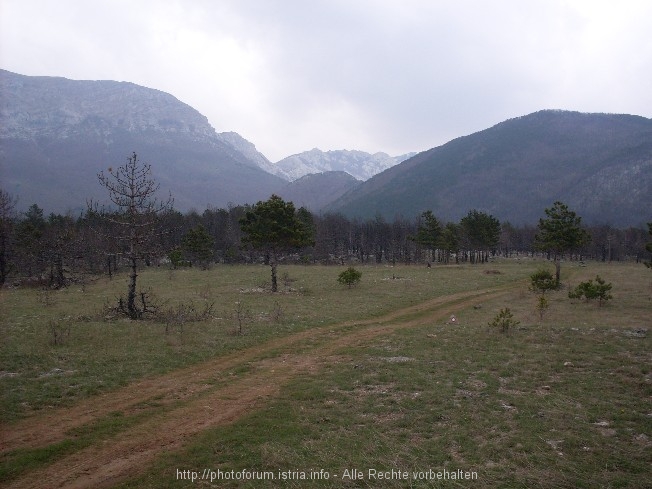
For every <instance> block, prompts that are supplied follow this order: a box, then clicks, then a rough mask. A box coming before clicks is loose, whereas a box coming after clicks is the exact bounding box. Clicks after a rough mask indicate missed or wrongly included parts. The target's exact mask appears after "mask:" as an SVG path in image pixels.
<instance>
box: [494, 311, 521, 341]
mask: <svg viewBox="0 0 652 489" xmlns="http://www.w3.org/2000/svg"><path fill="white" fill-rule="evenodd" d="M487 324H489V326H491V327H492V328H498V327H500V330H501V332H502V333H505V334H509V329H510V328H513V327H516V326H518V325H519V324H521V322H520V321H516V320H515V319H514V315H513V314H512V311H510V310H509V307H506V308H504V309H501V310H500V312H499V313H498V315H497V316H496V317H495V318H494V320H493V321H491V322H489V323H487Z"/></svg>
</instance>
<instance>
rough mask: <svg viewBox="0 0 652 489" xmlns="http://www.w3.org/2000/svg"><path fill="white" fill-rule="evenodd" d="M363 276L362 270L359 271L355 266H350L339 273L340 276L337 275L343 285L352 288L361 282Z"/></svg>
mask: <svg viewBox="0 0 652 489" xmlns="http://www.w3.org/2000/svg"><path fill="white" fill-rule="evenodd" d="M361 277H362V273H361V272H359V271H358V270H356V269H355V268H353V267H349V268H347V269H346V270H344V271H343V272H342V273H340V274H339V276H338V277H337V281H338V282H339V283H341V284H342V285H346V286H348V288H349V289H350V288H351V287H353V286H354V285H355V284H357V283H358V282H360V278H361Z"/></svg>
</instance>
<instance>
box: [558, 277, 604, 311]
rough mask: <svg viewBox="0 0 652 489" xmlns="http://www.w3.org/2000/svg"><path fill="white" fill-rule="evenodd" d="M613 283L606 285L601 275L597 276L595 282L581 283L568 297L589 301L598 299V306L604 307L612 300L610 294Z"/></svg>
mask: <svg viewBox="0 0 652 489" xmlns="http://www.w3.org/2000/svg"><path fill="white" fill-rule="evenodd" d="M611 287H612V285H611V283H606V282H605V281H604V280H603V279H602V278H600V275H596V276H595V282H593V280H589V281H588V282H581V283H580V284H579V285H578V286H577V287H575V289H573V290H571V291H570V292H568V297H570V298H571V299H581V298H582V297H584V298H585V299H586V300H587V301H590V300H593V299H598V305H599V306H602V304H603V303H604V302H607V301H608V300H610V299H611V298H612V295H611V294H610V293H609V291H610V290H611Z"/></svg>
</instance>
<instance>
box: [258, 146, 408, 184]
mask: <svg viewBox="0 0 652 489" xmlns="http://www.w3.org/2000/svg"><path fill="white" fill-rule="evenodd" d="M415 154H416V153H409V154H406V155H401V156H389V155H388V154H386V153H374V154H370V153H365V152H364V151H348V150H336V151H326V152H324V151H321V150H320V149H317V148H315V149H312V150H310V151H305V152H303V153H299V154H296V155H292V156H288V157H287V158H284V159H282V160H280V161H277V162H276V163H274V164H272V165H271V166H269V165H266V166H262V165H261V167H262V168H263V169H264V170H266V171H268V172H270V173H273V174H274V175H278V176H279V177H281V178H284V179H285V180H289V181H293V180H296V179H298V178H301V177H303V176H305V175H309V174H312V173H322V172H328V171H345V172H347V173H348V174H349V175H351V176H353V177H354V178H356V179H358V180H368V179H369V178H371V177H372V176H374V175H376V174H378V173H380V172H381V171H383V170H386V169H388V168H391V167H392V166H394V165H396V164H398V163H400V162H401V161H404V160H406V159H408V158H410V157H411V156H414V155H415Z"/></svg>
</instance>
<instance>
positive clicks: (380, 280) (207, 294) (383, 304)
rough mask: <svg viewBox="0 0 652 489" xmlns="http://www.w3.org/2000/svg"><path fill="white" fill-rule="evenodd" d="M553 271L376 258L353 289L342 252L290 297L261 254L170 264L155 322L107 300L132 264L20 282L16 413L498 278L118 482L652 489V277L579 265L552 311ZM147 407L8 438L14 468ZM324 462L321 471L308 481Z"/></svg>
mask: <svg viewBox="0 0 652 489" xmlns="http://www.w3.org/2000/svg"><path fill="white" fill-rule="evenodd" d="M542 266H543V267H547V268H549V269H551V270H552V268H553V267H552V264H549V263H546V262H542V261H534V260H531V259H521V260H515V259H514V260H497V261H495V262H492V263H488V264H484V265H462V266H455V265H451V266H435V267H434V268H432V269H428V268H426V267H425V266H396V267H389V266H359V267H357V268H358V269H359V270H360V271H361V272H362V281H361V282H360V284H359V285H358V286H356V287H354V288H352V289H348V288H346V287H343V286H341V285H340V284H338V283H337V275H338V274H339V272H340V271H342V270H343V267H323V266H296V265H292V266H280V267H279V274H280V275H279V279H280V280H279V285H280V292H279V293H277V294H271V293H270V292H269V291H268V289H269V281H270V276H269V274H270V272H269V267H265V266H262V265H261V266H216V267H214V268H212V269H211V270H208V271H200V270H195V269H181V270H167V269H163V268H160V269H151V270H145V271H143V273H142V274H141V276H140V285H141V287H142V288H143V289H145V290H151V296H152V297H153V299H154V300H155V302H156V304H158V310H159V313H160V315H159V318H158V319H157V320H149V321H140V322H133V321H130V320H127V319H122V318H115V317H113V315H112V314H111V313H110V310H109V308H108V307H107V305H111V304H113V303H114V302H115V301H116V297H118V296H119V295H121V294H124V293H125V291H126V283H127V276H126V275H118V276H117V277H114V278H113V280H109V279H108V278H99V279H97V280H95V281H94V282H92V283H89V284H87V285H85V286H83V287H82V286H81V285H77V286H71V287H69V288H67V289H63V290H59V291H42V290H36V289H20V288H14V289H5V290H2V291H1V292H0V294H1V295H0V305H1V312H0V314H1V315H2V316H1V320H2V326H1V330H0V338H1V347H0V391H1V393H2V394H1V395H2V400H1V402H2V404H1V406H2V409H1V412H2V420H1V421H2V423H3V424H5V425H11V424H12V423H16V422H18V421H20V420H21V419H25V418H27V419H29V418H30V417H32V416H38V415H39V414H40V413H43V412H47V411H48V410H51V409H52V408H56V407H60V406H72V405H74V404H75V403H77V402H79V401H80V400H82V399H85V398H88V397H89V396H93V395H94V394H98V393H101V392H107V391H110V390H112V389H116V388H118V387H120V386H125V385H128V384H130V383H132V382H134V381H136V380H137V379H140V378H143V377H147V376H156V375H159V374H163V373H165V372H170V371H173V370H176V369H179V368H182V367H186V366H189V365H193V364H198V363H200V362H202V361H204V360H208V359H211V358H215V357H219V356H223V355H226V354H228V353H231V352H234V351H238V350H243V351H244V350H246V349H247V348H250V347H253V346H255V345H260V344H264V343H265V342H268V341H271V340H274V339H276V338H281V337H284V336H290V335H293V334H296V333H299V332H302V331H308V330H311V329H315V328H322V329H324V330H325V331H331V332H333V337H334V338H336V337H337V334H338V332H344V331H350V330H352V329H355V328H356V324H355V321H358V320H363V319H364V320H372V321H373V319H374V318H382V317H383V316H384V315H387V314H389V313H391V312H392V311H397V310H400V309H404V308H407V307H410V306H415V305H417V304H420V303H423V302H425V301H427V300H430V299H433V298H436V297H440V296H446V295H451V294H455V293H458V292H464V291H480V290H484V289H493V290H497V291H500V292H501V294H500V295H499V296H496V297H493V296H491V297H489V296H488V297H487V298H486V299H485V298H478V300H477V301H476V302H474V303H473V305H472V306H469V307H465V308H462V309H461V310H459V311H456V312H455V321H454V322H452V321H451V320H450V316H449V314H445V315H438V316H437V315H433V314H432V310H431V309H426V310H423V311H420V310H418V309H415V310H414V311H413V312H412V313H411V315H410V316H409V317H408V316H403V317H397V319H396V320H395V321H396V322H397V323H400V322H406V323H407V322H409V326H408V327H403V328H396V329H395V330H392V331H391V332H390V333H388V334H386V335H376V336H370V337H368V338H366V337H360V338H358V340H357V341H355V342H353V343H351V344H337V345H336V346H333V347H332V351H329V353H328V355H327V356H326V357H324V358H323V359H322V362H321V363H320V365H319V368H317V369H311V370H309V371H305V372H301V373H299V374H298V375H296V376H293V377H292V378H291V379H290V380H289V381H288V382H286V383H284V384H283V385H282V387H281V390H280V395H278V396H275V397H273V398H271V399H270V400H268V401H267V402H265V403H264V405H262V406H261V407H260V408H259V409H256V410H253V411H252V412H249V413H247V414H246V415H245V416H243V417H241V418H239V419H237V420H235V421H234V422H233V423H230V424H226V425H223V426H219V427H216V428H211V429H209V430H206V431H204V432H203V433H201V434H200V435H198V436H196V437H194V438H193V439H192V440H191V442H190V443H188V444H186V445H185V446H184V447H183V448H182V449H181V450H175V451H174V452H173V453H165V454H162V455H160V456H159V457H158V458H157V459H156V461H155V463H154V464H153V465H152V466H151V467H149V468H147V470H146V471H145V473H143V474H141V475H140V476H138V477H137V478H135V479H132V480H129V481H126V482H124V483H121V485H119V487H124V488H126V487H129V488H132V487H133V488H135V487H138V488H141V487H145V488H148V487H150V488H159V487H189V486H190V485H194V484H193V483H191V482H190V481H189V480H187V479H184V478H183V477H181V478H180V477H179V470H189V471H197V472H199V473H200V474H201V472H202V471H203V470H204V469H209V470H211V471H217V470H222V471H225V472H226V471H231V470H233V471H235V472H238V471H243V470H245V471H251V472H254V471H257V472H259V473H260V472H263V471H266V472H269V473H270V474H274V475H275V478H276V479H275V480H273V481H272V480H266V481H260V480H249V481H247V480H232V479H231V480H220V481H213V483H212V484H211V483H209V481H206V480H202V481H196V482H195V484H201V485H202V486H204V487H220V488H222V487H226V488H228V487H252V488H253V487H397V488H398V487H487V488H489V487H522V488H531V487H546V488H582V487H586V488H600V487H604V488H615V487H633V488H639V487H640V488H643V487H650V486H649V480H650V474H652V340H651V337H652V332H651V331H650V325H651V322H652V272H651V271H650V270H648V269H646V268H645V267H644V266H642V265H637V264H633V263H611V264H603V263H592V262H589V263H587V266H580V265H579V264H577V263H563V264H562V280H563V282H564V284H565V287H566V288H565V289H564V290H560V291H556V292H552V293H547V297H548V300H549V303H550V307H549V308H548V310H547V311H546V312H545V314H544V315H543V317H540V315H539V313H538V311H537V310H536V308H535V304H536V295H535V294H534V293H532V292H530V291H529V290H528V276H529V275H530V274H531V273H533V272H534V271H535V270H536V269H537V268H538V267H542ZM596 274H599V275H600V276H601V277H602V278H604V279H605V280H606V281H607V282H611V283H612V284H613V290H612V294H613V299H612V300H611V301H609V302H607V303H606V304H605V305H603V306H602V307H598V305H597V304H596V303H586V302H584V301H578V300H570V299H569V298H568V296H567V293H568V287H569V286H574V285H577V284H578V283H579V282H580V281H583V280H587V279H590V278H595V275H596ZM504 307H509V308H510V309H511V311H512V313H513V314H514V318H515V319H516V320H518V321H519V324H518V325H517V326H516V327H514V328H512V330H511V332H510V334H502V333H501V332H499V331H497V330H496V329H494V328H491V327H489V326H488V324H487V323H488V322H490V321H491V320H492V319H493V318H494V317H495V316H496V314H497V313H498V311H499V310H500V309H501V308H504ZM191 309H192V310H194V311H195V312H197V313H201V320H193V319H197V318H193V317H191V316H192V314H190V312H189V311H190V310H191ZM386 323H387V321H386ZM390 323H391V321H390ZM342 325H346V326H342ZM338 328H339V329H338ZM55 333H56V335H57V341H56V342H57V343H60V344H54V343H55V340H54V339H55ZM328 341H329V340H328V337H327V336H326V337H318V338H317V339H315V340H314V342H313V343H311V344H307V345H304V346H302V347H301V350H302V352H305V353H307V354H310V352H311V351H315V352H319V351H320V350H319V348H321V347H324V346H325V345H326V343H327V342H328ZM281 353H283V352H282V351H279V355H280V354H281ZM266 354H267V355H269V356H270V360H272V361H273V360H274V359H275V358H277V356H275V353H274V352H271V353H270V352H267V353H266ZM245 370H246V365H242V371H243V372H244V371H245ZM161 409H170V408H169V407H166V408H161ZM138 422H139V420H138V418H137V416H122V415H121V413H114V415H113V416H112V417H110V418H106V419H102V420H99V421H98V422H96V423H95V424H93V425H89V426H88V427H86V429H85V430H81V431H77V432H75V433H71V434H70V440H69V441H67V442H61V443H59V444H58V445H57V446H52V447H49V449H48V447H45V448H41V449H38V450H37V449H33V450H24V451H15V452H10V453H4V454H3V455H2V458H1V459H0V460H1V461H2V463H3V466H4V468H3V469H2V471H0V480H11V479H12V478H14V477H17V476H18V475H21V474H25V473H29V471H30V470H32V469H33V468H35V467H43V466H47V465H48V464H49V463H52V461H53V460H55V459H56V458H57V457H61V456H63V455H65V454H66V453H70V452H74V451H75V450H78V449H81V448H82V447H83V446H88V445H90V444H93V443H100V442H101V441H102V440H110V439H111V438H112V437H114V436H116V434H117V433H123V434H124V433H125V432H128V431H129V429H130V426H132V425H133V424H135V423H138ZM353 470H355V471H356V472H353ZM374 470H376V471H378V472H376V473H375V475H374V472H373V471H374ZM392 470H394V471H396V472H394V473H391V474H385V475H390V476H391V477H390V478H389V479H379V478H378V474H381V475H382V474H383V473H384V472H387V471H392ZM457 470H461V471H464V472H468V471H473V472H475V473H476V475H477V479H476V480H472V481H471V480H450V477H449V479H448V480H441V479H439V480H438V479H430V480H428V479H427V477H428V471H431V472H430V474H432V471H434V472H435V473H436V472H438V471H439V472H440V473H441V471H448V472H449V474H450V473H453V472H456V471H457ZM320 471H321V472H320ZM358 471H359V472H358ZM370 471H371V472H370ZM311 472H315V473H317V472H320V473H321V474H322V476H321V478H320V480H311V481H305V480H298V478H300V477H301V475H302V474H304V475H305V474H306V473H311ZM404 472H407V473H408V474H409V476H408V477H407V479H403V478H401V476H400V474H402V473H404ZM324 473H327V474H328V478H327V479H326V478H325V477H324V476H323V474H324ZM352 474H360V475H361V477H360V478H356V477H357V476H356V477H351V475H352ZM422 477H423V478H422ZM281 478H284V480H279V479H281Z"/></svg>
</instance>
